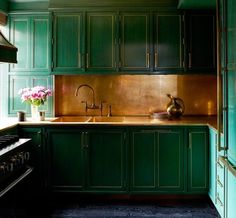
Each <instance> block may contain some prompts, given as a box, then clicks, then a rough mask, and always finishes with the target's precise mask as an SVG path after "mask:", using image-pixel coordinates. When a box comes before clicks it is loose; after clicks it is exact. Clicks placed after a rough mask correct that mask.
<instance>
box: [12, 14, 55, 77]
mask: <svg viewBox="0 0 236 218" xmlns="http://www.w3.org/2000/svg"><path fill="white" fill-rule="evenodd" d="M10 30H11V31H10V39H11V41H12V43H13V44H14V45H15V46H16V47H17V48H18V54H17V60H18V63H17V64H11V65H10V71H11V72H16V71H18V72H22V73H24V74H25V73H29V74H32V75H34V73H33V71H37V72H45V73H46V74H48V72H50V68H51V62H50V59H51V52H50V48H51V46H50V37H51V35H50V19H49V15H48V14H47V15H37V16H34V15H12V16H10Z"/></svg>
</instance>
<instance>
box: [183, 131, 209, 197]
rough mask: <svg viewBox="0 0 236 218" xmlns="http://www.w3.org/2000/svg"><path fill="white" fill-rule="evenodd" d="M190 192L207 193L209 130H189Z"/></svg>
mask: <svg viewBox="0 0 236 218" xmlns="http://www.w3.org/2000/svg"><path fill="white" fill-rule="evenodd" d="M187 132H188V192H190V193H207V192H208V181H209V180H208V175H209V165H208V161H209V159H208V156H209V147H208V133H207V128H202V127H201V128H198V127H195V128H188V130H187Z"/></svg>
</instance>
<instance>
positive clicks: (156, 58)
mask: <svg viewBox="0 0 236 218" xmlns="http://www.w3.org/2000/svg"><path fill="white" fill-rule="evenodd" d="M157 65H158V53H157V52H155V68H157Z"/></svg>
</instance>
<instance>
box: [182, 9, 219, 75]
mask: <svg viewBox="0 0 236 218" xmlns="http://www.w3.org/2000/svg"><path fill="white" fill-rule="evenodd" d="M185 20H186V23H185V24H186V32H185V34H186V37H185V38H186V43H187V45H186V50H185V51H186V53H185V55H186V56H185V57H186V70H187V71H190V72H191V71H193V72H196V73H201V72H204V73H215V72H216V35H215V15H214V14H213V13H198V12H187V13H186V17H185Z"/></svg>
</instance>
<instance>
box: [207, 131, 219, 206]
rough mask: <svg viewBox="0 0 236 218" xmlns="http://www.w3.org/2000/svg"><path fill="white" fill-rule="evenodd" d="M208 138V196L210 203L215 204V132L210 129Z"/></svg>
mask: <svg viewBox="0 0 236 218" xmlns="http://www.w3.org/2000/svg"><path fill="white" fill-rule="evenodd" d="M209 133H210V136H209V139H210V141H209V192H208V194H209V196H210V198H211V200H212V202H213V203H214V204H215V203H216V179H217V177H216V161H217V156H216V155H217V154H216V149H217V148H216V146H217V132H216V131H215V130H213V129H212V128H210V131H209Z"/></svg>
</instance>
